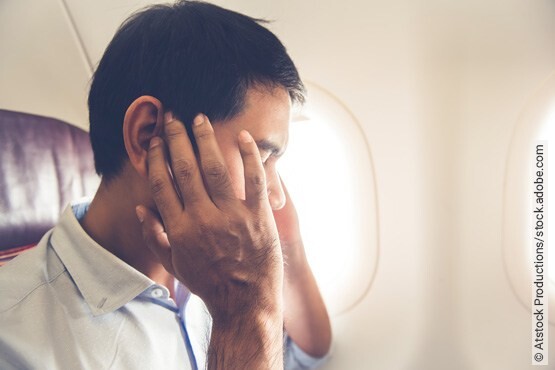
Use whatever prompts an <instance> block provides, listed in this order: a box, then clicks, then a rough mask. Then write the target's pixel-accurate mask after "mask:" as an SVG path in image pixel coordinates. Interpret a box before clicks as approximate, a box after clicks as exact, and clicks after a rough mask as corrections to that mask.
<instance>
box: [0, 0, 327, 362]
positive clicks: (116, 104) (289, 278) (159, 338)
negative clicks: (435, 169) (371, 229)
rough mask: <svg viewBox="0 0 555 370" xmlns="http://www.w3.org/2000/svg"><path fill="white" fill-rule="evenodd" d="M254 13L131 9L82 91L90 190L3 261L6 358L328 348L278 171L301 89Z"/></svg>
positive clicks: (197, 355) (212, 355)
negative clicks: (91, 160) (95, 179)
mask: <svg viewBox="0 0 555 370" xmlns="http://www.w3.org/2000/svg"><path fill="white" fill-rule="evenodd" d="M259 23H260V21H256V20H254V19H251V18H248V17H246V16H244V15H241V14H238V13H235V12H231V11H228V10H225V9H222V8H219V7H217V6H214V5H210V4H206V3H200V2H179V3H177V4H174V5H157V6H152V7H150V8H148V9H146V10H144V11H142V12H140V13H137V14H136V15H134V16H132V17H131V18H129V19H128V20H127V21H126V22H124V24H123V25H122V26H121V28H120V29H119V30H118V32H117V33H116V35H115V36H114V39H113V40H112V41H111V43H110V45H109V46H108V48H107V49H106V52H105V54H104V56H103V57H102V60H101V61H100V63H99V66H98V68H97V71H96V73H95V76H94V79H93V81H92V85H91V91H90V95H89V111H90V135H91V143H92V147H93V151H94V156H95V165H96V169H97V172H98V173H99V174H100V175H101V176H102V182H101V185H100V187H99V189H98V192H97V194H96V195H95V197H94V199H93V200H92V202H90V203H80V204H76V205H74V206H73V207H69V208H68V209H67V210H66V211H65V212H64V214H63V215H62V217H61V219H60V222H59V224H58V225H57V226H56V227H55V228H54V229H53V230H51V231H49V232H48V233H47V234H46V235H45V236H44V238H43V239H42V240H41V242H40V244H39V246H38V247H37V248H36V249H34V250H32V251H30V252H28V253H25V254H23V255H21V256H20V257H18V258H16V259H15V260H13V261H12V262H11V263H9V264H7V265H6V266H4V267H3V268H2V269H0V292H1V294H2V301H1V302H0V368H2V369H4V368H6V369H9V368H18V369H19V368H63V369H66V368H68V369H73V368H94V369H97V368H98V369H102V368H145V369H150V368H153V369H158V368H160V369H171V368H176V369H177V368H191V369H196V368H197V367H200V368H204V367H205V366H207V367H208V368H209V369H280V368H283V367H284V366H285V367H286V368H309V367H314V366H316V365H317V364H318V363H319V362H320V361H321V359H322V358H323V357H324V356H325V355H326V353H327V352H328V351H329V347H330V342H331V330H330V324H329V318H328V314H327V312H326V308H325V306H324V304H323V301H322V298H321V296H320V293H319V291H318V288H317V285H316V283H315V280H314V277H313V275H312V272H311V270H310V268H309V266H308V263H307V261H306V257H305V254H304V249H303V244H302V239H301V236H300V232H299V228H298V220H297V217H296V212H295V209H294V205H293V203H292V201H291V199H290V198H289V196H288V193H287V190H286V188H285V185H284V184H283V182H282V181H281V179H280V177H279V175H278V173H277V170H276V162H277V161H278V159H279V157H280V155H281V154H283V152H284V150H285V148H286V145H287V138H288V125H289V121H290V112H291V105H292V104H294V103H302V101H303V96H304V95H303V93H304V88H303V85H302V82H301V80H300V78H299V76H298V73H297V70H296V68H295V66H294V64H293V62H292V61H291V59H290V58H289V56H288V55H287V53H286V51H285V48H284V47H283V45H282V44H281V43H280V42H279V40H278V39H277V38H276V37H275V36H274V35H273V34H272V33H271V32H269V31H268V30H267V29H265V28H264V27H262V26H261V25H260V24H259ZM193 122H194V124H193ZM284 338H285V341H284V340H283V339H284ZM284 351H285V359H284V358H283V352H284Z"/></svg>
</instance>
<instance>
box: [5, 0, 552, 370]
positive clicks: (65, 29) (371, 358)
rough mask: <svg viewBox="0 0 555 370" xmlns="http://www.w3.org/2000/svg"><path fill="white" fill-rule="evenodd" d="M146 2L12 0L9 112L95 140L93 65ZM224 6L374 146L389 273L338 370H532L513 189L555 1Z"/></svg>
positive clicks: (380, 276)
mask: <svg viewBox="0 0 555 370" xmlns="http://www.w3.org/2000/svg"><path fill="white" fill-rule="evenodd" d="M146 3H147V2H146V1H130V0H127V1H124V0H117V1H109V0H102V1H95V2H81V1H78V0H66V1H61V0H58V1H56V0H44V1H31V0H23V1H16V0H12V1H3V2H0V54H2V55H3V56H2V57H1V58H0V108H5V109H13V110H21V111H26V112H31V113H37V114H43V115H47V116H53V117H56V118H60V119H63V120H67V121H68V122H71V123H73V124H75V125H78V126H80V127H84V128H86V127H87V111H86V94H87V87H88V80H89V79H90V76H91V71H92V68H93V67H94V65H95V64H96V63H97V62H98V60H99V58H100V57H101V55H102V52H103V50H104V48H105V46H106V44H107V42H108V41H109V40H110V39H111V37H112V35H113V33H114V32H115V29H116V27H117V26H118V25H119V23H120V22H121V21H122V20H123V19H124V18H125V17H126V15H128V14H129V13H130V12H131V11H133V10H135V9H137V8H139V7H140V6H142V5H144V4H146ZM215 3H217V4H219V5H222V6H225V7H228V8H231V9H234V10H237V11H240V12H244V13H246V14H248V15H251V16H254V17H263V18H268V19H272V20H274V22H273V23H271V24H270V25H269V28H270V29H272V30H273V31H275V32H276V34H277V35H278V36H279V37H280V39H281V40H282V41H283V42H284V44H285V45H286V47H287V48H288V50H289V52H290V54H291V56H292V58H293V60H294V61H295V63H296V65H297V66H298V67H299V70H300V72H301V77H302V78H303V79H304V80H306V81H308V82H310V83H312V84H314V85H317V86H321V87H323V88H325V89H326V90H327V91H329V92H331V93H332V94H333V95H334V96H335V97H336V98H337V99H339V100H340V101H341V102H342V103H343V104H345V106H346V107H347V108H348V109H349V110H350V112H351V113H352V114H353V115H354V117H355V118H356V119H357V121H358V123H359V124H360V125H361V128H362V130H363V132H364V134H365V135H366V140H367V142H368V144H369V150H370V152H371V155H372V159H373V164H374V166H375V168H374V171H375V174H376V179H375V181H376V195H377V204H378V209H377V212H378V213H377V214H378V220H379V221H378V224H379V249H380V250H379V256H380V257H379V263H378V266H377V272H376V275H375V278H374V281H373V282H372V286H371V289H370V290H369V292H368V293H367V295H366V296H365V297H364V299H363V300H362V301H361V302H360V304H359V305H357V306H356V307H354V308H352V309H351V310H350V311H348V312H345V313H342V314H340V315H338V316H334V317H333V318H332V321H333V328H334V334H335V344H334V353H333V358H332V359H331V361H330V362H329V363H328V364H327V365H326V366H325V367H324V368H325V369H370V368H373V369H384V370H389V369H391V370H393V369H399V370H400V369H423V370H424V369H426V370H427V369H438V370H439V369H454V370H457V369H461V370H462V369H477V370H478V369H480V370H481V369H483V370H490V369H504V370H512V369H514V370H521V369H525V368H528V367H531V365H530V341H531V335H530V327H531V315H530V313H529V312H528V311H527V309H526V308H525V307H523V306H522V305H521V304H520V303H519V301H518V299H517V298H516V296H515V294H514V293H513V291H512V290H511V286H510V284H509V281H508V279H507V276H506V273H505V271H504V267H503V258H502V227H503V225H502V220H503V189H504V188H503V185H504V181H505V168H506V160H507V157H508V150H509V144H510V140H511V136H512V133H513V129H514V126H515V124H516V122H517V120H518V117H519V114H520V112H521V111H522V110H523V109H524V108H525V107H526V104H527V99H529V98H530V97H531V96H532V95H533V93H534V92H535V91H536V90H537V89H538V88H539V87H540V85H541V84H542V82H543V81H544V80H545V79H546V78H547V77H548V76H549V75H550V74H551V73H552V72H553V70H555V4H554V3H553V2H552V1H547V0H542V1H534V2H531V1H527V0H506V1H488V2H484V1H478V0H469V1H465V2H447V1H440V0H419V1H407V0H405V1H402V0H392V1H387V2H385V1H375V0H372V1H360V0H357V1H355V0H351V1H344V2H338V1H330V0H320V1H316V0H306V1H292V0H284V1H274V2H270V1H255V0H229V1H215ZM74 25H75V26H76V28H74V27H73V26H74ZM309 94H310V91H309ZM338 130H341V127H338ZM353 161H356V158H353ZM338 253H340V251H339V250H338ZM348 288H349V286H348V285H346V286H345V289H348ZM551 322H552V323H553V322H554V321H551ZM550 329H551V330H552V331H553V330H554V329H555V326H553V324H552V325H550ZM554 332H555V331H554ZM552 343H555V341H552ZM549 354H550V357H551V359H552V361H555V345H553V344H552V345H551V346H550V353H549Z"/></svg>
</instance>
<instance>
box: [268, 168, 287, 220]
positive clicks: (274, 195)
mask: <svg viewBox="0 0 555 370" xmlns="http://www.w3.org/2000/svg"><path fill="white" fill-rule="evenodd" d="M268 199H269V201H270V206H271V207H272V209H273V210H274V211H277V210H280V209H282V208H283V207H284V206H285V201H286V199H285V193H284V192H283V188H282V186H281V181H280V179H279V175H277V174H276V175H275V176H274V178H272V179H271V182H270V184H269V186H268Z"/></svg>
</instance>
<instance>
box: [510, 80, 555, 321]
mask: <svg viewBox="0 0 555 370" xmlns="http://www.w3.org/2000/svg"><path fill="white" fill-rule="evenodd" d="M542 144H543V146H544V149H543V153H541V151H540V152H539V151H538V148H540V147H539V145H542ZM538 155H540V156H542V157H543V161H542V162H543V166H544V171H547V175H545V174H544V175H543V177H544V180H543V181H545V182H547V186H545V188H544V189H543V196H544V209H543V213H544V214H543V216H544V217H545V219H544V220H543V223H544V225H543V231H544V234H543V236H541V238H542V239H543V242H544V243H545V245H544V249H543V256H540V257H542V260H543V261H542V263H544V265H543V266H541V264H540V265H539V266H540V267H543V269H544V276H543V289H544V291H545V292H546V296H547V297H548V299H549V303H548V306H549V321H550V323H555V222H553V218H554V217H555V73H554V74H553V75H551V77H550V78H548V79H547V80H546V82H545V83H544V84H542V86H541V87H540V88H539V89H538V91H537V92H536V93H535V94H533V95H532V96H531V98H530V99H529V101H528V103H527V105H526V107H525V108H524V109H523V111H522V113H521V115H520V117H519V120H518V122H517V123H516V125H515V130H514V132H513V137H512V140H511V144H510V147H509V152H508V160H507V168H506V178H505V191H504V216H503V217H504V221H503V258H504V264H505V272H506V274H507V277H508V279H509V282H510V284H511V288H512V289H513V292H514V293H515V295H516V297H517V298H518V299H519V301H520V302H521V303H522V304H523V305H524V306H525V307H526V308H527V309H531V306H532V304H531V302H530V301H531V299H530V298H531V297H532V294H533V292H534V291H535V290H534V286H535V285H534V280H537V281H539V280H540V278H538V271H539V270H537V269H536V262H537V261H539V259H538V257H537V255H538V254H537V253H536V247H537V246H536V243H537V241H536V239H535V237H536V236H537V235H536V230H538V229H537V227H538V223H537V222H536V217H535V212H534V210H535V207H536V206H537V205H538V204H537V199H536V198H537V194H536V193H535V192H536V191H538V190H541V189H538V188H537V185H535V184H534V182H536V181H538V180H536V178H537V174H536V172H537V163H538V159H537V158H538Z"/></svg>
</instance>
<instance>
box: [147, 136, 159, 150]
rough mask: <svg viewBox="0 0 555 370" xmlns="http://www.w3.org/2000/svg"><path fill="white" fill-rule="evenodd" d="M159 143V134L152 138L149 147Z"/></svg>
mask: <svg viewBox="0 0 555 370" xmlns="http://www.w3.org/2000/svg"><path fill="white" fill-rule="evenodd" d="M158 144H160V138H159V137H158V136H154V137H153V138H152V139H150V145H149V148H150V149H152V148H154V147H155V146H156V145H158Z"/></svg>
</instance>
